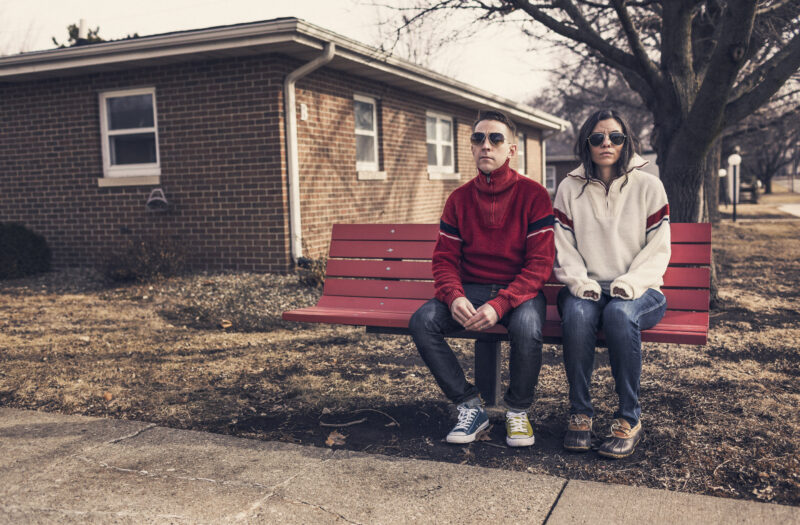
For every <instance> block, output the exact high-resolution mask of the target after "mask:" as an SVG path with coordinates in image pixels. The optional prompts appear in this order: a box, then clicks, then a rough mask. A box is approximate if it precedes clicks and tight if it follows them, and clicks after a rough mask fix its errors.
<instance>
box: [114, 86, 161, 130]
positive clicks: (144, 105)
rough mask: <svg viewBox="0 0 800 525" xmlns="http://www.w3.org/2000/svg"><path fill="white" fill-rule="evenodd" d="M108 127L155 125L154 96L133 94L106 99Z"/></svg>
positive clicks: (150, 126) (145, 126)
mask: <svg viewBox="0 0 800 525" xmlns="http://www.w3.org/2000/svg"><path fill="white" fill-rule="evenodd" d="M106 103H107V104H108V106H107V107H108V129H131V128H152V127H153V96H152V95H151V94H149V93H147V94H144V95H131V96H129V97H112V98H109V99H106Z"/></svg>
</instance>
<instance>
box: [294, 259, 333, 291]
mask: <svg viewBox="0 0 800 525" xmlns="http://www.w3.org/2000/svg"><path fill="white" fill-rule="evenodd" d="M327 263H328V260H327V259H326V258H324V257H323V258H320V259H309V258H308V257H300V258H299V259H298V260H297V265H298V266H299V267H300V269H299V270H298V272H297V280H298V281H300V283H301V284H304V285H306V286H310V287H311V288H322V286H323V285H324V284H325V265H326V264H327Z"/></svg>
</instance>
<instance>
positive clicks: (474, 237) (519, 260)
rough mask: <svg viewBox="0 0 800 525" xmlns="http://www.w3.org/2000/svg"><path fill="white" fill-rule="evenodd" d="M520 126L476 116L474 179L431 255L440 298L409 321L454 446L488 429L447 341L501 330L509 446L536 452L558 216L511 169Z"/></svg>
mask: <svg viewBox="0 0 800 525" xmlns="http://www.w3.org/2000/svg"><path fill="white" fill-rule="evenodd" d="M515 136H516V128H515V126H514V124H513V123H512V122H511V121H510V120H509V119H508V117H507V116H506V115H504V114H503V113H501V112H499V111H485V112H481V113H480V114H479V115H478V120H477V121H476V122H475V123H474V125H473V133H472V136H471V137H470V142H471V143H472V148H471V149H472V155H473V157H474V158H475V164H476V166H477V168H478V173H477V175H476V176H475V178H474V179H472V180H471V181H469V182H468V183H466V184H464V185H463V186H461V187H459V188H458V189H456V190H455V191H454V192H453V193H452V194H451V195H450V196H449V197H448V199H447V202H446V203H445V206H444V211H443V213H442V219H441V222H440V229H439V237H438V240H437V243H436V247H435V249H434V252H433V278H434V285H435V288H436V295H435V299H431V300H430V301H428V302H427V303H425V304H424V305H423V306H421V307H420V308H419V310H417V311H416V312H415V313H414V315H413V316H412V317H411V320H410V322H409V328H410V330H411V335H412V337H413V338H414V343H416V345H417V349H418V350H419V353H420V355H421V356H422V359H423V360H424V361H425V364H426V365H428V368H429V369H430V371H431V373H432V374H433V377H434V378H435V379H436V382H437V383H438V384H439V387H441V389H442V391H443V392H444V394H445V395H446V396H447V397H448V398H449V399H450V400H451V401H452V402H453V403H455V404H456V405H457V408H458V412H459V415H458V423H457V424H456V425H455V427H454V428H453V430H451V431H450V433H449V434H448V435H447V442H448V443H471V442H473V441H475V438H476V437H477V435H478V434H479V433H480V432H481V431H482V430H484V429H485V428H486V427H488V426H489V418H488V417H487V415H486V412H485V411H484V409H483V406H482V402H481V399H480V396H479V394H478V389H477V388H476V387H475V386H474V385H473V384H471V383H469V382H468V381H467V380H466V378H465V376H464V371H463V370H462V368H461V366H460V365H459V363H458V360H457V358H456V356H455V354H454V353H453V350H452V349H451V348H450V346H449V345H448V344H447V342H446V341H445V339H444V336H445V335H446V334H449V333H452V332H457V331H460V330H477V331H481V330H487V329H489V328H491V327H492V326H494V325H495V324H497V323H498V322H499V323H501V324H502V325H503V326H505V327H506V329H507V330H508V334H509V339H510V341H511V355H510V359H509V370H510V376H511V380H510V382H509V387H508V390H507V391H506V393H505V396H504V398H503V401H504V403H505V405H506V407H507V409H508V410H507V412H506V434H507V437H506V443H508V445H509V446H512V447H520V446H530V445H533V442H534V437H533V428H532V427H531V424H530V421H529V420H528V415H527V411H528V409H529V408H530V406H531V404H532V403H533V398H534V391H535V389H536V384H537V382H538V378H539V370H540V369H541V365H542V323H543V321H544V319H545V299H544V295H543V294H542V293H541V291H542V287H543V285H544V283H545V282H546V281H547V279H548V278H549V276H550V273H551V271H552V269H553V258H554V255H555V248H554V243H553V208H552V205H551V203H550V197H549V195H548V194H547V190H545V189H544V187H542V185H540V184H539V183H537V182H534V181H532V180H530V179H528V178H526V177H523V176H522V175H520V174H519V173H517V172H516V171H514V170H512V169H511V168H510V167H509V162H510V161H511V159H512V158H514V156H515V155H516V153H517V145H516V144H515V143H514V140H515V139H514V137H515Z"/></svg>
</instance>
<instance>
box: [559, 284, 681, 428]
mask: <svg viewBox="0 0 800 525" xmlns="http://www.w3.org/2000/svg"><path fill="white" fill-rule="evenodd" d="M666 310H667V300H666V298H665V297H664V295H663V294H661V293H659V292H657V291H655V290H652V289H648V290H647V291H646V292H645V293H644V295H642V296H641V297H640V298H638V299H634V300H631V301H626V300H624V299H618V298H612V297H611V296H609V295H606V294H602V295H601V296H600V300H599V301H591V300H589V299H581V298H578V297H575V296H574V295H572V294H571V293H569V290H568V289H567V288H566V287H564V288H563V289H562V290H561V292H559V294H558V311H559V313H560V314H561V325H562V339H563V346H564V366H565V368H566V371H567V381H569V404H570V409H569V411H570V414H585V415H587V416H589V417H594V410H593V409H592V398H591V396H590V395H589V385H590V384H591V378H592V370H593V369H594V348H595V343H596V342H597V330H598V329H601V328H602V330H603V333H604V334H605V338H606V345H607V346H608V358H609V361H610V362H611V374H612V375H613V376H614V382H615V384H616V392H617V395H618V396H619V408H618V409H617V412H616V413H615V414H614V417H615V418H619V417H623V418H625V419H626V420H627V421H628V423H630V424H631V426H635V425H636V423H638V422H639V416H640V415H641V413H642V409H641V406H640V405H639V380H640V378H641V375H642V334H641V331H642V330H646V329H647V328H651V327H652V326H654V325H655V324H656V323H658V322H659V321H660V320H661V318H662V317H664V313H665V312H666Z"/></svg>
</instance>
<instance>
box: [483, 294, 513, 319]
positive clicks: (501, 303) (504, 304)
mask: <svg viewBox="0 0 800 525" xmlns="http://www.w3.org/2000/svg"><path fill="white" fill-rule="evenodd" d="M486 304H488V305H489V306H491V307H492V308H494V311H495V312H497V320H498V321H499V320H500V319H502V318H503V316H504V315H506V313H507V312H508V311H509V310H511V303H510V302H509V301H508V299H506V298H505V297H501V296H497V297H495V298H494V299H492V300H491V301H487V302H486Z"/></svg>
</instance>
